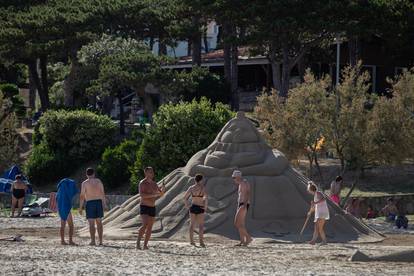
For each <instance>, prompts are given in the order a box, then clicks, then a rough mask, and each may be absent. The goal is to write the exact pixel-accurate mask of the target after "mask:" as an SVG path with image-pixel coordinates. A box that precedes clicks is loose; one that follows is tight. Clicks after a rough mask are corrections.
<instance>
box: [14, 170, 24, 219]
mask: <svg viewBox="0 0 414 276" xmlns="http://www.w3.org/2000/svg"><path fill="white" fill-rule="evenodd" d="M26 191H27V185H26V184H25V183H24V182H23V181H22V176H21V175H20V174H18V175H16V178H15V181H14V182H13V185H12V190H11V192H12V208H11V217H14V210H15V208H16V205H17V206H18V208H19V211H18V215H17V216H20V215H21V213H22V209H23V204H24V197H25V195H26Z"/></svg>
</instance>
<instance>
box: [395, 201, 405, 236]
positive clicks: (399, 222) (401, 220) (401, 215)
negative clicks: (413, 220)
mask: <svg viewBox="0 0 414 276" xmlns="http://www.w3.org/2000/svg"><path fill="white" fill-rule="evenodd" d="M397 210H398V216H397V219H396V220H395V226H397V228H398V229H400V228H401V227H402V228H404V229H407V228H408V218H407V217H406V213H407V212H406V211H405V208H404V206H403V204H402V202H401V201H398V203H397Z"/></svg>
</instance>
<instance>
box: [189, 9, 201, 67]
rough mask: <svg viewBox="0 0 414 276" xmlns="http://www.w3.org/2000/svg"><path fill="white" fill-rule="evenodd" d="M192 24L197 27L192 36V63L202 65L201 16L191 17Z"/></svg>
mask: <svg viewBox="0 0 414 276" xmlns="http://www.w3.org/2000/svg"><path fill="white" fill-rule="evenodd" d="M191 22H192V25H193V27H194V28H196V29H197V31H196V32H194V34H193V36H192V37H191V40H192V41H191V45H192V53H191V57H192V63H193V65H198V66H200V65H201V32H200V17H199V16H196V15H195V16H193V17H192V19H191Z"/></svg>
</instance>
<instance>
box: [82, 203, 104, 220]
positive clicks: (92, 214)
mask: <svg viewBox="0 0 414 276" xmlns="http://www.w3.org/2000/svg"><path fill="white" fill-rule="evenodd" d="M85 211H86V218H87V219H100V218H103V216H104V210H103V204H102V200H101V199H94V200H87V201H86V205H85Z"/></svg>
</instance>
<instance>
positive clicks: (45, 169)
mask: <svg viewBox="0 0 414 276" xmlns="http://www.w3.org/2000/svg"><path fill="white" fill-rule="evenodd" d="M75 169H76V163H75V162H74V160H71V159H69V158H68V157H67V156H65V155H64V154H62V153H61V152H58V153H56V152H52V151H51V150H50V149H49V148H48V147H47V146H46V145H45V144H40V145H37V146H34V147H33V151H32V153H31V154H30V156H29V159H28V160H27V162H26V166H25V171H26V174H27V175H28V177H29V180H30V181H31V182H32V183H35V184H37V185H42V184H47V183H50V182H52V181H57V180H59V179H61V178H64V177H69V176H70V174H71V173H72V172H73V171H74V170H75Z"/></svg>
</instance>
